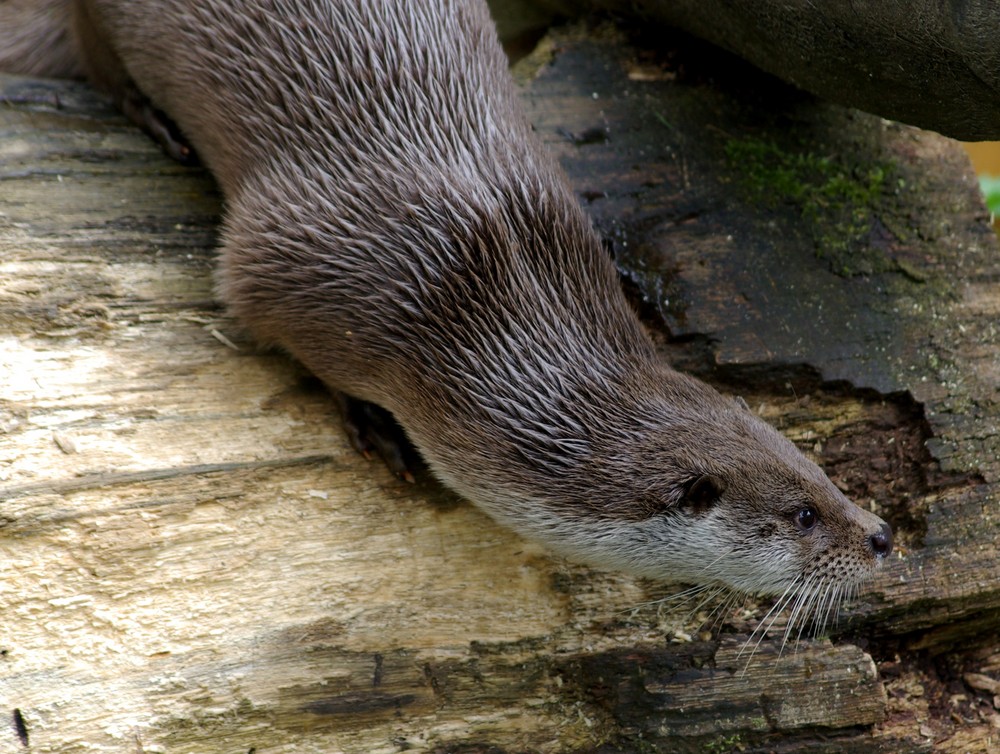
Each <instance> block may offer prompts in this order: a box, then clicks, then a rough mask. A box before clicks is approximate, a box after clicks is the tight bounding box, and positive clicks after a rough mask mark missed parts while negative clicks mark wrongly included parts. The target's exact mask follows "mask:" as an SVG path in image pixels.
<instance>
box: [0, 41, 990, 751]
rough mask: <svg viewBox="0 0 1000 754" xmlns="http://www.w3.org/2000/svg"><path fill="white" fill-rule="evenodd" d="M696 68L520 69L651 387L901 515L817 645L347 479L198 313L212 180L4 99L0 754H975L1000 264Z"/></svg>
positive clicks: (59, 104)
mask: <svg viewBox="0 0 1000 754" xmlns="http://www.w3.org/2000/svg"><path fill="white" fill-rule="evenodd" d="M712 59H713V55H712V54H711V53H705V51H704V50H701V49H700V48H698V47H697V46H695V47H693V48H692V47H686V46H677V47H674V48H671V49H670V50H669V55H667V56H665V57H660V56H657V55H654V54H652V53H649V52H646V51H643V50H640V49H637V48H635V47H633V46H631V44H630V43H629V42H628V41H627V40H625V39H624V38H622V37H621V36H620V35H619V34H618V33H617V32H615V31H614V30H611V29H607V28H601V29H596V30H592V32H591V33H587V34H585V33H583V32H581V31H579V30H576V31H572V32H568V33H562V34H560V35H555V36H551V37H549V38H548V39H547V40H546V41H545V42H544V43H543V44H542V46H541V47H540V48H539V51H538V52H536V53H535V54H534V55H533V56H531V57H529V58H528V59H527V60H526V61H524V62H523V63H522V64H521V66H520V68H519V75H520V77H521V81H522V82H523V87H524V102H525V105H526V107H527V109H528V111H529V114H530V117H531V119H532V121H533V122H534V123H535V124H536V127H537V129H538V132H539V133H540V135H541V136H542V138H544V139H545V140H546V141H547V142H548V143H549V144H550V145H551V147H552V149H553V150H555V152H556V153H557V154H558V155H559V157H560V159H561V160H562V161H563V164H564V165H565V167H566V169H567V172H568V174H569V175H570V178H571V180H572V181H573V183H574V185H575V186H576V187H577V189H578V191H579V192H580V196H581V200H582V201H584V202H585V203H586V204H587V205H588V208H589V209H590V211H591V213H592V215H593V217H594V218H595V222H596V223H597V224H598V227H599V228H600V229H601V231H602V232H603V233H604V235H605V237H606V238H607V240H608V245H609V248H611V249H612V250H614V251H615V253H616V254H617V256H618V259H619V262H620V264H621V266H622V269H623V271H624V273H623V274H624V276H625V278H626V283H627V285H628V287H629V288H630V290H631V291H632V292H633V293H634V295H635V300H636V302H637V306H639V307H640V308H641V310H642V313H643V315H644V316H645V317H646V319H647V321H648V322H649V323H650V326H651V327H652V328H654V329H656V331H657V338H658V342H660V344H661V347H662V350H663V353H664V356H665V357H666V358H670V359H672V360H673V361H675V362H676V363H677V364H678V365H680V366H683V367H684V368H687V369H689V370H691V371H693V372H695V373H697V374H699V375H700V376H702V377H704V378H705V379H709V380H711V381H713V382H715V383H716V384H719V385H720V386H721V387H722V388H723V389H727V390H731V391H735V392H739V393H741V394H742V395H744V397H746V398H747V400H748V402H749V403H750V405H751V406H753V407H755V408H757V407H759V408H760V410H761V412H762V413H763V414H764V415H765V416H767V417H768V418H770V419H771V420H772V421H775V422H776V423H778V424H779V426H781V427H782V428H783V429H784V430H785V431H786V432H787V433H788V434H789V435H790V436H791V437H792V438H793V439H794V440H795V441H797V442H799V443H800V444H801V445H802V446H803V447H804V448H805V449H806V450H807V451H808V452H811V453H813V454H814V455H815V456H816V457H817V459H818V460H819V461H820V462H821V463H822V464H823V465H825V466H826V468H827V469H828V470H829V471H830V473H831V475H832V476H833V477H834V479H835V480H836V481H838V483H840V484H842V485H843V486H844V488H845V489H847V490H848V491H849V492H850V493H851V494H852V495H854V496H855V498H856V499H857V500H858V501H859V502H860V503H862V504H864V505H869V506H871V507H873V508H875V509H877V510H879V511H880V512H881V513H882V514H884V515H886V516H887V517H888V518H889V520H890V521H891V522H892V523H893V525H894V527H895V529H896V532H897V536H898V539H899V541H900V543H901V545H902V546H901V547H900V548H899V549H898V550H897V554H896V555H895V556H894V557H893V559H892V562H891V563H890V564H889V566H888V567H887V568H886V569H885V570H884V573H883V574H882V575H881V577H880V578H879V580H878V581H877V582H876V583H875V584H874V585H873V586H872V588H871V589H870V590H869V591H867V592H866V593H865V594H864V595H862V597H861V598H860V599H859V601H858V602H857V603H856V604H855V605H854V606H853V607H851V608H850V609H848V610H847V611H845V613H844V616H843V619H842V621H841V623H840V625H839V627H838V629H837V631H836V632H835V636H834V638H833V640H832V641H831V640H829V639H821V640H815V639H806V640H803V641H801V642H799V643H797V644H790V645H788V646H785V647H784V648H782V635H781V631H780V626H777V627H775V630H773V631H772V632H770V633H769V634H768V636H767V637H766V638H764V639H763V640H762V641H761V642H760V644H759V646H756V649H754V648H753V647H754V646H755V644H756V639H753V640H752V642H751V643H749V644H748V638H749V635H750V632H751V631H752V630H753V627H754V626H755V625H756V621H757V620H758V619H760V618H761V617H762V616H763V615H764V613H765V612H766V610H767V605H766V603H765V604H763V605H756V604H750V605H748V606H746V608H743V609H739V610H729V611H726V612H725V613H724V614H723V615H722V616H721V618H720V620H719V621H718V623H720V624H721V625H713V621H712V620H710V619H708V620H707V618H706V614H707V613H708V612H710V608H699V607H698V606H697V605H696V604H693V603H692V602H687V603H685V602H684V600H683V599H674V600H671V601H667V602H656V600H659V599H661V598H663V597H665V596H667V595H670V594H672V593H673V592H675V591H676V589H675V588H673V587H665V586H663V585H658V584H653V583H650V582H644V581H640V580H636V579H631V578H628V577H625V576H621V575H616V574H605V573H597V572H593V571H590V570H588V569H586V568H582V567H579V566H574V565H572V564H569V563H566V562H563V561H560V560H557V559H553V558H551V557H549V556H547V555H546V554H545V553H544V552H543V551H542V550H541V549H540V548H538V547H536V546H535V545H531V544H528V543H526V542H524V541H522V540H520V539H518V538H517V537H515V536H514V535H512V534H510V533H509V532H507V531H505V530H503V529H501V528H500V527H498V526H496V525H495V524H493V523H492V522H490V521H489V520H488V519H487V518H486V517H485V516H483V515H482V514H480V513H478V512H477V511H476V510H475V509H473V508H471V506H469V505H467V504H465V503H464V502H462V501H459V500H456V499H455V498H454V496H452V495H451V494H450V493H448V492H446V491H444V490H442V489H440V488H439V487H437V486H436V485H435V484H434V483H433V482H431V481H430V480H427V479H423V480H420V482H419V483H418V484H417V485H415V486H408V485H405V484H402V483H398V482H396V481H395V480H394V479H393V478H392V477H391V476H390V475H389V474H388V472H387V471H386V470H385V469H383V468H382V467H381V466H379V465H377V464H369V463H366V462H365V461H364V460H363V459H361V458H359V457H358V456H356V455H355V454H354V453H353V452H352V451H351V450H350V449H349V448H348V446H347V444H346V442H345V440H344V438H343V437H342V436H341V433H340V431H339V428H338V426H337V420H336V412H335V409H334V406H333V403H332V401H331V400H330V399H329V398H328V397H327V396H326V395H325V393H323V391H322V390H320V389H318V388H317V387H316V386H315V384H314V382H313V381H312V380H311V379H310V378H309V377H308V375H306V374H304V373H303V371H302V370H301V368H299V367H297V366H296V365H295V364H293V363H291V362H290V361H289V360H288V359H286V358H285V357H283V356H282V355H280V354H274V353H266V352H261V351H258V350H257V349H255V348H254V346H253V345H252V344H251V343H250V342H248V341H247V340H246V339H245V338H244V337H242V336H241V334H240V332H239V329H238V327H237V326H236V325H235V324H234V323H233V322H231V321H230V320H228V319H227V318H226V316H225V314H224V312H223V311H221V310H220V309H219V307H218V306H217V305H216V304H215V303H214V302H213V295H212V280H211V268H212V256H213V252H212V246H213V232H214V222H215V219H216V217H217V215H218V212H219V209H220V207H219V201H218V197H217V194H216V191H215V189H214V187H213V184H212V183H211V181H210V180H209V179H208V177H207V176H206V175H205V174H204V173H202V172H201V171H199V170H192V169H185V168H181V167H179V166H176V165H174V164H172V163H170V162H169V161H168V160H166V159H165V158H163V157H162V156H161V155H160V154H159V153H158V152H157V150H156V148H155V147H154V146H153V145H152V144H151V143H150V142H148V141H147V140H146V138H145V137H143V136H142V135H141V134H139V133H138V132H137V131H136V130H134V129H133V128H132V127H130V126H129V125H128V124H126V122H125V121H124V120H123V119H122V118H121V117H120V116H118V115H116V114H115V113H113V112H112V111H110V110H109V108H108V106H107V105H106V104H105V103H104V102H103V101H102V100H101V99H100V98H98V97H97V96H96V95H94V94H92V93H91V92H90V91H89V90H88V89H87V88H86V87H84V86H82V85H74V84H69V83H55V82H46V81H40V80H35V81H33V80H28V79H19V78H13V77H4V78H0V102H3V103H4V104H3V105H0V281H2V285H0V430H2V433H0V585H2V586H0V611H2V615H3V616H4V620H3V622H2V623H0V679H2V681H0V715H3V714H6V715H8V716H9V717H8V719H9V720H10V723H9V725H6V726H4V725H0V750H3V751H7V750H10V751H17V750H19V747H20V748H21V749H24V750H27V748H26V745H30V750H31V751H32V752H56V751H58V752H83V751H87V752H94V751H108V752H112V751H113V752H118V751H125V752H140V751H142V752H157V751H162V752H171V754H173V753H174V752H181V753H183V752H220V751H223V752H227V751H231V752H247V751H257V752H336V751H343V752H359V753H361V752H363V753H365V754H367V753H369V752H396V751H404V750H409V751H427V752H465V753H471V752H528V751H532V752H535V751H537V752H612V751H627V752H631V751H657V750H663V751H678V752H684V751H731V750H740V751H811V752H826V751H828V752H841V751H858V752H862V751H872V750H878V749H881V750H887V751H925V750H927V747H928V741H929V740H930V739H931V738H934V737H936V738H937V739H939V740H946V741H952V742H953V743H954V745H955V746H956V747H958V746H959V745H961V746H962V747H964V749H965V750H972V751H974V750H977V748H976V747H977V746H980V748H979V749H978V750H982V751H986V750H987V747H988V745H989V740H990V739H989V730H990V729H989V719H988V717H986V716H985V715H986V713H985V711H984V710H985V707H984V706H983V704H985V703H986V702H985V701H984V700H988V698H989V697H988V694H989V692H988V691H985V690H982V689H985V688H988V684H982V683H979V682H978V681H977V682H976V683H979V685H978V686H968V687H962V686H961V684H962V680H961V679H962V678H963V677H964V676H962V673H963V672H965V673H966V674H967V675H968V677H969V678H973V679H975V678H979V677H987V678H989V677H993V678H996V677H997V676H998V674H1000V661H998V660H997V659H996V651H995V648H994V645H995V637H996V631H997V623H998V617H1000V558H998V557H997V551H996V542H997V534H998V528H1000V520H998V516H997V498H998V492H997V490H998V487H997V485H998V480H1000V465H998V464H1000V462H998V460H997V459H998V457H1000V446H998V442H1000V441H998V435H997V432H996V429H997V427H996V425H997V422H998V416H1000V411H998V409H997V405H996V401H997V385H998V384H1000V365H998V362H997V357H996V354H997V352H998V351H997V345H998V343H997V340H998V338H1000V331H998V330H997V328H996V326H995V322H996V315H997V312H998V311H1000V294H998V291H997V285H996V281H997V279H998V278H1000V274H998V273H1000V270H998V265H1000V256H998V255H997V246H996V241H995V239H994V237H993V236H992V234H991V233H990V231H989V229H988V226H987V224H986V215H985V211H984V209H983V207H982V203H981V200H980V199H979V197H978V195H977V193H976V189H975V182H974V179H973V177H972V175H971V173H970V169H969V166H968V164H967V162H966V160H965V158H964V157H963V156H962V153H961V152H960V150H959V149H958V148H957V146H956V145H955V144H953V143H952V142H949V141H948V140H946V139H943V138H941V137H938V136H935V135H932V134H928V133H924V132H920V131H917V130H915V129H912V128H907V127H902V126H899V125H896V124H892V123H887V122H884V121H881V120H879V119H876V118H873V117H870V116H866V115H863V114H860V113H857V112H854V111H848V110H843V109H841V108H838V107H835V106H832V105H828V104H822V103H817V102H815V101H813V100H811V99H810V98H808V97H805V96H804V95H802V94H801V93H800V92H797V91H795V90H792V89H790V88H788V87H785V86H784V85H781V84H778V83H776V82H775V81H774V80H772V79H769V78H767V77H763V76H762V75H760V74H757V73H754V72H750V71H746V70H743V69H740V68H733V67H724V68H722V69H720V68H716V67H713V64H712ZM873 171H874V172H873ZM709 617H714V616H709ZM706 620H707V624H706ZM958 649H961V653H959V652H958V651H957V650H958ZM873 656H874V658H875V659H874V660H873ZM928 657H934V658H937V659H936V660H935V663H936V664H933V665H932V664H929V661H928V660H927V659H926V658H928ZM876 661H877V662H878V664H880V665H881V667H882V674H881V675H880V674H879V671H878V668H877V664H876ZM949 669H950V670H949ZM952 671H953V675H952V676H948V675H947V673H948V672H952ZM951 681H955V682H956V683H958V684H959V686H958V688H960V689H961V688H965V692H966V693H965V694H964V696H963V698H962V699H961V700H957V701H953V702H951V703H949V696H948V695H949V694H952V695H955V694H957V692H956V691H955V688H956V687H955V686H954V684H952V685H949V684H950V683H951ZM887 692H888V693H887ZM981 703H982V704H981ZM987 706H988V705H987ZM954 715H964V716H965V717H966V719H967V720H972V719H973V718H975V719H974V721H973V722H974V723H975V724H966V725H964V726H958V725H957V724H956V723H955V722H954V717H953V716H954ZM977 715H978V717H976V716H977ZM977 736H978V738H977ZM959 739H960V740H959ZM25 742H27V744H25ZM977 742H978V743H977Z"/></svg>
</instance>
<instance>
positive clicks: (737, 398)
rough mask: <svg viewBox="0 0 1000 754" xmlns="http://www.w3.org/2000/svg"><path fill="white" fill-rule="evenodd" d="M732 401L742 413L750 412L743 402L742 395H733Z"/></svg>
mask: <svg viewBox="0 0 1000 754" xmlns="http://www.w3.org/2000/svg"><path fill="white" fill-rule="evenodd" d="M733 400H734V401H736V405H737V406H739V407H740V408H742V409H743V410H744V411H749V410H750V407H749V406H748V405H747V402H746V401H745V400H743V396H742V395H734V396H733Z"/></svg>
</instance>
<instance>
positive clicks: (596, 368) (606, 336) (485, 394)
mask: <svg viewBox="0 0 1000 754" xmlns="http://www.w3.org/2000/svg"><path fill="white" fill-rule="evenodd" d="M74 24H75V34H76V39H77V40H78V43H79V45H80V49H81V50H82V52H83V58H84V63H85V65H86V68H87V70H88V72H89V75H90V77H91V78H92V79H93V80H94V81H95V82H96V83H98V84H99V85H101V86H103V87H105V88H106V89H108V90H109V91H110V92H112V93H113V94H114V95H115V96H116V97H118V99H119V100H120V101H122V102H123V103H125V104H126V106H127V105H128V103H129V102H131V103H133V106H134V103H135V102H136V98H137V96H138V97H145V98H148V101H149V104H150V105H151V106H152V107H153V108H155V109H157V110H161V111H163V112H164V113H166V114H168V115H169V117H170V118H171V119H172V120H173V121H174V122H175V123H176V125H177V126H178V127H179V129H180V131H181V132H182V133H183V135H184V138H185V139H186V140H189V142H190V144H191V145H192V146H193V147H194V149H195V150H196V151H197V153H198V154H199V155H200V157H201V159H202V160H203V161H204V162H205V163H206V164H207V165H208V167H209V168H210V169H211V170H212V172H213V173H214V174H215V176H216V178H217V179H218V181H219V183H220V185H221V187H222V190H223V192H224V194H225V199H226V213H225V218H224V222H223V232H222V239H223V243H222V248H221V263H220V271H219V291H220V294H221V297H222V298H223V299H224V301H225V302H226V304H227V305H228V306H229V308H230V309H231V311H232V312H233V313H234V314H235V315H236V316H237V317H238V318H239V319H240V321H241V322H242V323H243V324H245V325H246V326H247V327H248V328H249V329H250V330H251V331H252V332H253V333H254V334H255V335H256V336H257V337H258V338H259V339H261V340H262V341H264V342H266V343H272V344H277V345H280V346H281V347H283V348H284V349H286V350H287V351H289V352H290V353H292V354H294V355H295V356H296V357H297V358H298V359H299V360H301V361H302V362H303V363H304V364H305V365H306V366H307V367H308V368H309V369H310V370H312V371H313V372H314V373H315V374H316V375H317V376H319V377H320V378H321V379H322V380H323V381H324V382H325V383H326V384H327V385H329V386H330V387H331V388H332V389H333V390H335V391H340V392H342V393H345V394H347V395H350V396H352V397H354V398H356V399H360V400H363V401H369V402H371V403H374V404H377V405H378V406H381V407H383V408H385V409H387V410H388V411H390V412H391V413H392V414H393V416H394V417H395V418H396V419H397V420H398V422H399V423H400V424H401V426H402V427H403V428H404V429H405V431H406V434H407V436H408V437H409V438H410V440H411V441H412V442H413V444H414V445H415V446H416V447H417V448H418V449H419V451H420V452H421V454H422V455H423V457H424V459H425V460H426V461H427V463H428V465H429V467H430V468H431V469H432V471H433V472H434V474H436V475H437V476H438V477H439V478H440V479H441V480H442V481H443V482H444V483H445V484H447V485H448V486H450V487H452V488H453V489H455V490H456V491H458V492H459V493H461V494H462V495H463V496H465V497H467V498H468V499H469V500H471V501H472V502H474V503H475V504H477V505H479V506H480V507H482V508H484V509H485V510H486V511H487V512H489V513H490V514H491V515H492V516H494V517H495V518H496V519H498V520H500V521H502V522H503V523H505V524H507V525H509V526H511V527H512V528H514V529H516V530H517V531H519V532H521V533H523V534H525V535H527V536H529V537H532V538H535V539H538V540H541V541H542V542H544V543H546V544H547V545H548V546H550V547H551V548H553V549H554V550H556V551H558V552H560V553H564V554H566V555H569V556H571V557H573V558H575V559H578V560H582V561H585V562H588V563H591V564H595V565H597V566H600V567H607V568H615V569H624V570H626V571H629V572H632V573H636V574H641V575H644V576H651V577H655V578H659V579H665V580H671V581H684V582H691V583H695V584H711V583H722V584H725V585H727V586H729V587H732V588H735V589H738V590H746V591H753V592H764V593H771V594H781V595H785V597H786V599H789V600H790V599H792V598H793V597H794V598H795V599H798V600H799V601H800V604H799V607H801V606H802V604H803V602H804V604H805V605H806V607H807V608H808V607H811V606H815V607H816V609H819V608H820V606H822V607H823V608H824V609H825V608H828V607H829V605H830V604H831V603H832V602H836V598H837V597H838V595H840V594H842V593H843V591H845V590H846V591H850V590H852V589H853V588H854V587H856V586H857V585H858V584H859V583H860V582H862V581H863V580H865V579H866V578H868V577H870V576H871V575H872V574H873V572H874V570H875V569H876V567H877V566H878V565H879V564H880V562H881V561H882V560H883V559H884V557H885V556H886V555H887V554H888V553H889V551H890V549H891V546H892V539H891V532H890V529H889V527H888V526H887V525H886V524H885V523H884V522H883V521H882V520H881V519H879V518H878V517H876V516H874V515H872V514H871V513H868V512H865V511H863V510H861V509H859V508H858V507H856V506H855V505H854V504H853V503H851V502H850V501H849V500H847V499H846V498H845V497H844V495H843V494H841V492H840V491H839V490H838V489H837V488H836V487H835V486H834V485H833V484H832V483H831V482H830V481H829V479H828V478H827V477H826V476H825V475H824V474H823V472H822V471H821V470H820V469H819V468H818V467H817V466H816V465H815V464H814V463H812V462H811V461H809V460H807V459H806V458H805V457H804V456H803V455H802V454H801V453H800V452H799V451H798V450H797V449H796V448H795V447H794V446H793V445H792V444H791V443H790V442H789V441H788V440H787V439H786V438H784V437H783V436H781V435H780V434H778V433H777V432H776V431H775V430H774V429H773V428H772V427H770V426H769V425H767V424H766V423H764V422H762V421H761V420H760V419H758V418H757V417H756V416H754V415H752V414H751V413H750V412H749V411H748V410H747V409H746V406H745V405H744V404H743V403H742V402H740V401H737V400H733V399H730V398H728V397H724V396H722V395H720V394H719V393H717V392H716V391H715V390H713V389H711V388H710V387H708V386H706V385H704V384H702V383H701V382H699V381H697V380H694V379H692V378H690V377H687V376H685V375H683V374H680V373H678V372H676V371H674V370H672V369H671V368H670V367H669V366H667V365H665V364H663V363H661V362H659V361H658V360H657V358H656V357H655V354H654V350H653V347H652V344H651V342H650V340H649V339H648V337H647V335H646V334H645V333H644V331H643V330H642V327H641V325H640V323H639V322H638V320H637V318H636V316H635V314H634V313H633V312H632V311H631V310H630V308H629V306H628V304H627V302H626V300H625V298H624V296H623V294H622V291H621V289H620V287H619V283H618V279H617V275H616V272H615V270H614V267H613V264H612V262H611V260H610V258H609V257H608V255H607V253H606V252H605V251H604V249H603V248H602V245H601V243H600V241H599V239H598V237H597V236H596V234H595V232H594V231H593V229H592V228H591V225H590V223H589V221H588V220H587V218H586V216H585V215H584V213H583V211H582V209H581V207H580V206H579V204H578V202H577V201H576V199H575V197H574V195H573V193H572V191H571V190H570V188H569V187H568V185H567V181H566V179H565V177H564V176H563V175H562V173H561V172H560V170H559V169H558V167H557V166H556V165H555V164H554V163H553V161H552V160H551V158H550V157H549V156H548V155H546V154H545V153H544V151H543V150H542V148H541V145H540V144H539V142H538V141H537V140H536V138H535V137H534V136H533V135H532V133H531V129H530V126H529V125H528V123H527V121H526V119H525V117H524V115H523V113H522V111H521V109H520V107H519V104H518V102H517V98H516V94H515V89H514V85H513V83H512V81H511V79H510V76H509V74H508V72H507V68H506V60H505V58H504V55H503V53H502V51H501V48H500V46H499V44H498V41H497V39H496V33H495V30H494V28H493V24H492V22H491V19H490V17H489V14H488V11H487V8H486V6H485V4H483V3H482V2H479V0H475V1H472V0H384V1H382V2H372V1H371V0H297V1H293V0H248V1H247V2H236V1H235V0H148V1H147V2H140V1H137V0H129V1H126V0H84V1H82V2H78V3H76V6H75V20H74ZM797 609H798V608H797Z"/></svg>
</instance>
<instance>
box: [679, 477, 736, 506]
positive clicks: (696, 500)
mask: <svg viewBox="0 0 1000 754" xmlns="http://www.w3.org/2000/svg"><path fill="white" fill-rule="evenodd" d="M725 489H726V485H725V484H724V483H723V481H722V480H721V479H719V477H716V476H712V475H711V474H702V475H701V476H700V477H696V478H694V479H692V480H691V481H690V482H688V485H687V489H685V490H684V497H683V499H682V500H681V505H683V506H685V507H687V508H691V509H692V510H694V512H695V513H700V512H701V511H704V510H708V509H709V508H711V507H712V506H713V505H715V504H716V503H717V502H718V501H719V498H720V497H722V493H723V492H724V491H725Z"/></svg>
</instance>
